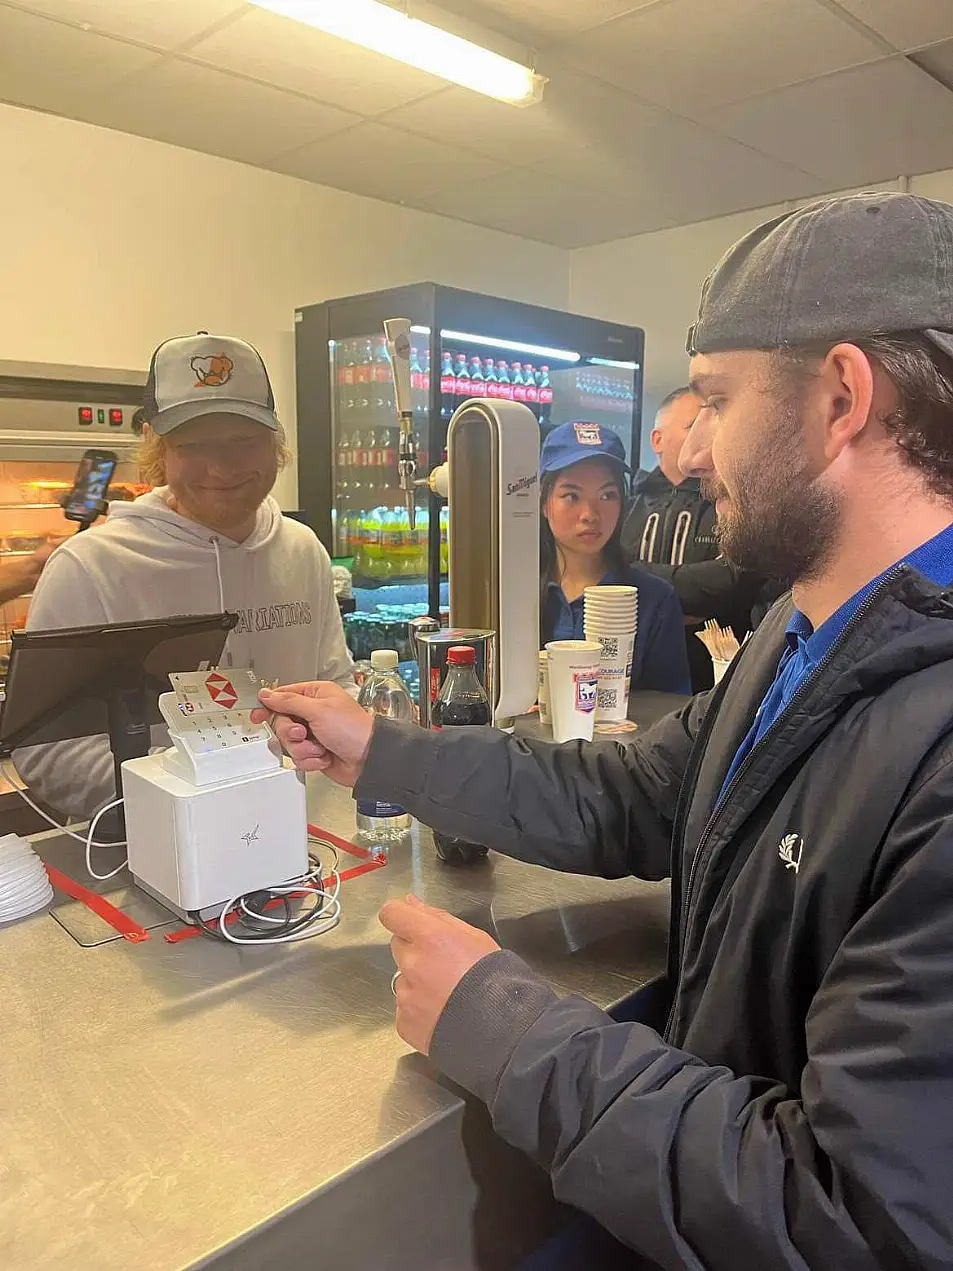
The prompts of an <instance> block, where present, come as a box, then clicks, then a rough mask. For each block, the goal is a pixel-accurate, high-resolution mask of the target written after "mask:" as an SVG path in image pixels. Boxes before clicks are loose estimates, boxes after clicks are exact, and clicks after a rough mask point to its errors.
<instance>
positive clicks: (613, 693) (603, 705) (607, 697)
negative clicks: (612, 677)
mask: <svg viewBox="0 0 953 1271" xmlns="http://www.w3.org/2000/svg"><path fill="white" fill-rule="evenodd" d="M618 703H619V691H618V689H615V688H600V689H599V695H598V699H597V701H596V708H597V709H598V710H600V711H612V710H615V708H616V706H617V705H618Z"/></svg>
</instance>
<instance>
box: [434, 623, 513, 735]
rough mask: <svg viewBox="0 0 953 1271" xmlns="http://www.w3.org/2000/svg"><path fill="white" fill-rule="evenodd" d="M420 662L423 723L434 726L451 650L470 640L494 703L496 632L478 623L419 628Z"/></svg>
mask: <svg viewBox="0 0 953 1271" xmlns="http://www.w3.org/2000/svg"><path fill="white" fill-rule="evenodd" d="M416 644H417V665H418V666H419V667H420V723H421V725H422V726H423V727H424V728H429V727H430V712H431V708H432V707H433V704H434V702H435V701H436V700H437V697H438V695H439V693H440V688H441V685H442V684H443V680H444V676H445V675H446V673H447V652H448V650H449V649H451V648H453V646H454V645H457V644H468V645H469V646H470V648H471V649H474V650H475V652H476V673H477V677H478V678H479V681H480V683H481V684H482V685H483V687H484V688H485V689H486V695H487V697H488V698H489V699H490V702H491V703H492V702H493V700H494V693H495V685H496V632H495V631H480V630H478V629H476V628H474V627H446V628H444V629H443V630H442V631H419V630H418V631H417V632H416Z"/></svg>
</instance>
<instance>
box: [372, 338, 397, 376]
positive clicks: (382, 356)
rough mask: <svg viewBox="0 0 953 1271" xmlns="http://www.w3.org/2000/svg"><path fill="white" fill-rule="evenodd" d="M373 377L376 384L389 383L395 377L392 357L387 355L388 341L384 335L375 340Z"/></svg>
mask: <svg viewBox="0 0 953 1271" xmlns="http://www.w3.org/2000/svg"><path fill="white" fill-rule="evenodd" d="M373 379H374V383H375V384H389V383H390V382H391V380H392V379H393V375H392V373H391V369H390V358H389V357H388V356H387V341H386V340H385V339H384V337H383V336H382V335H379V336H378V337H377V339H376V340H375V341H374V367H373Z"/></svg>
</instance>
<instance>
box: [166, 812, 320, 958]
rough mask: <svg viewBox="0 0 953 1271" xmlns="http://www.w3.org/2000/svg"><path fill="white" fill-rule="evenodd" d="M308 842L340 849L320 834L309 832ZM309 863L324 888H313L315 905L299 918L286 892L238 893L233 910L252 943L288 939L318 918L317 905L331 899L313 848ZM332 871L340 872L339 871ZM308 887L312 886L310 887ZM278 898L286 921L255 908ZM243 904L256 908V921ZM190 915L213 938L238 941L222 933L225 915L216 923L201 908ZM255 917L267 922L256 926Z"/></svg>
mask: <svg viewBox="0 0 953 1271" xmlns="http://www.w3.org/2000/svg"><path fill="white" fill-rule="evenodd" d="M308 842H309V843H321V844H323V845H324V846H327V847H330V848H331V849H332V851H334V852H335V854H336V853H337V849H336V848H335V847H334V845H333V844H331V843H326V842H325V840H324V839H321V838H318V837H317V836H316V835H309V836H308ZM308 865H309V867H310V869H309V873H310V874H313V875H316V880H315V881H316V882H317V885H318V886H319V887H320V888H321V890H320V891H311V894H312V895H313V896H315V897H316V899H315V903H314V905H312V906H310V907H309V908H308V909H305V910H304V911H303V912H301V913H299V914H298V916H297V917H292V910H291V898H290V897H288V896H285V895H281V896H275V895H273V893H272V892H270V891H269V890H268V889H267V888H260V889H259V890H257V891H251V892H246V893H245V894H244V895H243V896H237V897H236V898H235V901H234V902H233V903H234V905H235V908H234V909H233V910H232V912H233V913H235V914H237V915H238V917H237V922H238V925H239V926H240V927H241V928H242V929H243V931H244V932H246V933H247V935H248V937H249V938H248V940H247V943H248V944H252V943H254V942H255V941H261V942H262V943H265V942H269V943H274V942H276V941H278V940H281V939H284V938H285V937H286V936H292V935H294V934H295V933H296V932H298V931H300V930H302V929H303V928H305V927H307V926H309V925H310V924H311V923H312V922H313V921H314V909H315V907H316V906H317V905H319V904H323V902H324V901H325V900H326V899H327V893H326V892H325V891H324V878H323V877H322V873H321V859H320V857H319V856H317V855H316V854H315V853H314V852H311V851H309V852H308ZM332 872H336V870H335V871H332ZM305 890H309V889H307V888H306V889H305ZM274 900H280V901H281V903H282V906H283V908H284V920H283V921H282V922H276V921H274V920H271V919H264V918H263V915H262V914H257V915H256V914H255V912H254V911H255V908H256V905H257V906H260V908H261V909H264V908H265V907H266V906H267V905H269V904H271V903H272V902H273V901H274ZM243 906H244V908H245V909H246V910H247V909H250V910H251V911H252V913H251V916H250V917H251V919H252V921H250V920H249V915H248V914H247V913H245V912H243V908H242V907H243ZM187 916H188V919H189V921H190V922H192V923H194V924H195V926H197V927H198V928H199V930H200V931H201V932H202V933H203V934H204V935H207V936H211V938H212V939H213V940H219V941H220V942H221V943H222V944H234V943H235V942H234V941H232V940H229V939H228V937H227V936H223V935H222V931H221V928H220V926H219V923H220V920H221V915H219V917H218V918H216V919H215V921H214V923H209V922H207V921H206V920H205V919H204V918H203V917H202V914H201V913H200V911H199V910H197V909H196V910H189V911H188V914H187ZM255 917H258V918H259V919H260V920H262V921H263V922H264V923H266V924H267V925H262V926H258V925H256V924H255V923H254V921H253V919H254V918H255Z"/></svg>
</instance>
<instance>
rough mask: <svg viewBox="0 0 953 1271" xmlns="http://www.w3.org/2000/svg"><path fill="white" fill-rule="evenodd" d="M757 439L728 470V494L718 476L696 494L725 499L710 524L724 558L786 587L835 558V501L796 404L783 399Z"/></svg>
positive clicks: (837, 514) (838, 510)
mask: <svg viewBox="0 0 953 1271" xmlns="http://www.w3.org/2000/svg"><path fill="white" fill-rule="evenodd" d="M762 437H763V440H762V442H761V444H760V445H759V447H758V454H757V455H754V454H750V455H748V456H747V459H746V461H745V464H744V465H742V466H739V468H738V469H737V471H736V472H734V473H733V474H732V483H733V486H734V492H733V493H732V494H730V495H729V492H728V490H727V488H726V487H725V486H724V485H723V484H722V482H721V481H720V480H719V479H717V478H715V479H714V480H710V481H707V480H706V481H703V482H702V493H703V495H704V497H705V498H707V499H709V500H711V501H712V502H715V500H716V499H718V498H723V497H728V498H730V500H731V503H730V506H729V508H728V509H727V511H726V512H725V514H724V515H723V516H720V517H719V518H718V525H717V528H716V533H717V535H718V542H719V544H720V545H721V549H722V552H723V553H724V555H725V556H726V557H727V558H728V560H730V561H731V562H732V564H734V565H737V566H738V568H739V569H747V570H751V571H752V572H753V573H757V574H760V575H762V576H763V577H765V578H769V579H772V580H773V581H776V582H779V583H782V584H783V585H784V586H785V587H791V586H793V584H794V583H803V582H808V581H810V580H812V579H814V578H816V577H817V576H818V575H819V574H820V573H821V572H822V571H823V570H824V567H825V566H826V565H827V563H828V562H829V560H830V558H831V556H832V555H833V553H834V550H835V546H836V542H837V537H838V532H839V530H840V524H841V499H840V495H839V493H838V492H837V491H836V490H833V489H831V488H830V487H829V486H827V485H825V484H823V474H822V473H820V472H818V471H816V470H815V469H814V467H813V465H812V463H811V458H810V456H809V454H808V452H807V448H806V446H805V444H804V430H803V425H802V412H801V402H800V401H798V400H797V399H789V400H788V401H785V402H782V403H781V404H780V406H779V409H778V410H777V412H776V413H775V415H774V419H773V422H772V423H771V424H770V425H769V426H768V427H766V429H765V431H764V433H763V434H762Z"/></svg>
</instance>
